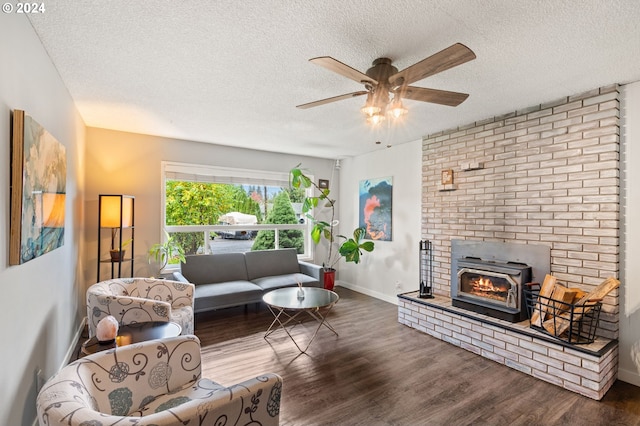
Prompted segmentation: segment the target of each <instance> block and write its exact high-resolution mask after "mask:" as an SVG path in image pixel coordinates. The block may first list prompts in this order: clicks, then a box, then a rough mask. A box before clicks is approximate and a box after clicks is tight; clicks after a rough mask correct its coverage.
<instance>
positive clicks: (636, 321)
mask: <svg viewBox="0 0 640 426" xmlns="http://www.w3.org/2000/svg"><path fill="white" fill-rule="evenodd" d="M621 93H622V102H621V106H622V109H621V132H620V133H621V142H622V147H621V148H622V171H623V173H622V176H621V179H622V211H621V213H622V217H621V222H622V229H621V252H622V259H621V274H620V277H621V281H622V283H623V288H622V291H621V299H622V303H621V305H622V306H623V309H622V310H621V313H622V315H620V368H619V370H618V377H619V378H620V379H621V380H624V381H626V382H629V383H633V384H634V385H636V386H640V374H638V368H640V366H636V365H635V364H634V363H633V361H632V360H631V356H630V351H631V345H632V344H633V343H634V342H640V327H639V326H638V325H640V262H638V259H639V258H640V238H638V235H640V188H639V187H638V185H637V184H635V185H634V182H636V183H637V182H640V168H639V167H637V164H638V163H639V162H640V148H639V147H640V82H635V83H632V84H629V85H626V86H622V90H621Z"/></svg>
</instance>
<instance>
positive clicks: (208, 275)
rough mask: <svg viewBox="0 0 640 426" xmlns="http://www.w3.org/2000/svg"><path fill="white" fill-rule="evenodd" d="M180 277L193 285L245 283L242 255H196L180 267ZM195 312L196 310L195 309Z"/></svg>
mask: <svg viewBox="0 0 640 426" xmlns="http://www.w3.org/2000/svg"><path fill="white" fill-rule="evenodd" d="M181 270H182V275H184V277H185V278H186V279H187V280H189V282H191V283H193V284H195V285H196V286H197V285H199V284H211V283H223V282H226V281H239V280H244V281H247V280H248V277H247V267H246V265H245V261H244V254H243V253H220V254H196V255H191V256H187V261H186V263H183V264H182V265H181ZM196 310H197V309H196Z"/></svg>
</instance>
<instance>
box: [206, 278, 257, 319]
mask: <svg viewBox="0 0 640 426" xmlns="http://www.w3.org/2000/svg"><path fill="white" fill-rule="evenodd" d="M261 300H262V289H261V288H260V287H259V286H257V285H256V284H254V283H251V282H249V281H229V282H225V283H214V284H201V285H199V286H196V291H195V311H196V312H203V311H207V310H211V309H218V308H226V307H229V306H240V305H246V304H247V303H256V302H260V301H261Z"/></svg>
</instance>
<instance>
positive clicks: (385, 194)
mask: <svg viewBox="0 0 640 426" xmlns="http://www.w3.org/2000/svg"><path fill="white" fill-rule="evenodd" d="M392 193H393V178H392V177H385V178H378V179H365V180H361V181H360V187H359V195H360V212H359V214H360V218H359V226H360V227H362V228H365V229H366V231H367V233H366V236H365V238H366V239H370V240H378V241H391V240H392V232H391V228H392V226H391V225H392V223H391V211H392Z"/></svg>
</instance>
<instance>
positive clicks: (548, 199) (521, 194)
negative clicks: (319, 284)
mask: <svg viewBox="0 0 640 426" xmlns="http://www.w3.org/2000/svg"><path fill="white" fill-rule="evenodd" d="M422 154H423V160H422V163H423V167H422V231H421V238H422V239H425V240H430V241H431V242H432V247H433V254H434V256H433V258H434V262H433V278H434V290H433V291H434V293H435V294H436V295H437V296H438V297H439V298H441V300H445V302H443V303H445V305H446V303H447V302H446V300H447V298H450V296H451V287H450V285H451V272H452V271H451V265H452V259H451V245H452V243H451V242H452V240H456V239H460V240H473V241H486V242H500V243H517V244H531V245H538V246H539V245H542V246H546V247H548V250H549V253H550V254H549V257H550V259H549V261H550V272H551V273H552V274H553V275H554V276H555V277H556V278H557V279H558V281H559V282H561V283H563V284H566V285H567V286H570V287H579V288H581V289H583V290H585V291H590V290H591V289H593V288H594V287H595V286H596V285H598V284H600V283H601V282H602V281H603V280H604V279H605V278H607V277H609V276H615V277H617V276H618V273H619V232H620V229H619V205H620V204H619V197H620V192H619V177H620V175H619V100H618V87H617V85H614V86H609V87H603V88H599V89H595V90H592V91H589V92H586V93H582V94H579V95H575V96H569V97H565V98H562V99H559V100H557V101H554V102H550V103H548V104H542V105H537V106H534V107H531V108H528V109H525V110H520V111H516V112H513V113H510V114H506V115H504V116H500V117H493V118H490V119H487V120H483V121H480V122H476V123H472V124H470V125H468V126H464V127H460V128H457V129H451V130H447V131H443V132H440V133H437V134H434V135H429V136H428V137H425V138H424V139H423V144H422ZM450 170H451V171H453V182H452V183H451V182H446V183H443V182H442V180H441V177H442V175H443V172H444V171H450ZM447 173H449V172H447ZM449 300H450V299H449ZM400 302H401V304H404V303H405V301H404V300H401V301H400ZM419 305H420V306H421V307H422V306H425V305H423V304H419ZM432 305H433V304H432ZM447 306H448V305H447ZM404 308H405V309H406V307H404ZM401 309H402V307H401ZM434 309H436V311H434V312H432V314H433V315H434V318H435V317H436V315H445V314H444V313H443V312H445V313H446V312H449V314H450V315H453V318H454V319H452V320H451V321H453V322H452V323H451V324H452V327H454V328H455V327H458V326H457V325H456V324H455V321H462V322H464V321H467V320H463V319H460V318H458V317H459V315H458V314H457V312H456V311H455V309H454V310H453V311H452V312H453V314H451V312H450V311H446V310H445V311H442V310H440V311H438V309H437V308H434ZM447 309H448V308H447ZM417 311H418V309H417V308H416V312H417ZM618 312H619V301H618V292H617V291H614V292H612V293H611V294H609V295H608V296H607V297H606V298H605V300H604V301H603V307H602V311H601V314H600V321H599V323H598V333H597V334H598V337H599V338H601V339H604V341H605V342H606V341H611V342H612V343H611V344H609V345H608V346H607V345H605V346H606V348H607V349H606V350H605V349H602V350H600V351H596V352H595V354H594V353H591V354H590V355H588V360H587V361H586V363H585V365H588V366H593V364H594V363H595V364H598V367H597V368H596V370H598V373H597V374H595V375H596V376H598V378H597V380H596V382H597V383H598V384H597V385H593V383H592V382H593V379H594V377H593V374H592V375H590V376H589V378H586V377H585V376H580V374H578V375H577V377H578V379H576V377H574V376H571V374H574V373H575V372H574V373H572V372H571V370H572V368H573V367H575V365H573V367H572V366H571V365H570V366H568V367H567V366H565V365H564V364H563V362H561V361H562V359H564V358H567V355H566V354H565V355H563V353H564V352H563V350H558V349H557V348H554V349H553V350H552V351H551V352H550V350H549V343H548V342H545V341H543V342H542V343H539V345H541V346H540V347H538V349H539V350H540V352H544V353H545V355H544V356H545V357H548V358H549V359H550V360H549V362H548V363H546V364H545V363H542V364H536V363H534V362H528V364H527V363H526V362H527V361H525V363H524V364H523V363H522V362H518V361H517V360H516V361H514V360H513V359H509V362H504V359H505V357H504V356H500V355H497V353H496V352H494V351H493V350H492V349H490V348H489V346H487V347H486V348H482V347H481V348H480V349H477V347H476V349H473V350H474V351H476V352H478V353H479V354H481V355H483V356H487V357H489V358H492V359H495V360H498V359H502V360H503V363H505V364H507V365H509V364H511V365H510V366H511V367H513V368H518V369H520V370H521V371H524V370H527V371H525V372H527V373H529V374H532V375H534V376H536V377H539V378H541V379H543V380H546V381H549V382H552V383H555V384H559V385H561V386H564V387H565V388H567V389H571V390H574V391H577V392H580V393H583V394H586V395H587V396H590V397H593V398H596V399H600V398H601V397H602V396H603V395H604V392H606V390H607V389H608V387H609V386H611V384H612V383H613V380H615V375H616V371H617V344H616V342H615V339H617V337H618ZM405 313H406V310H405ZM449 314H448V315H449ZM421 315H424V316H429V314H427V313H425V312H422V314H421ZM450 315H449V316H448V317H447V318H449V319H451V316H450ZM399 320H400V322H403V323H405V324H407V325H411V324H410V323H411V322H412V321H411V320H406V321H405V320H404V319H403V314H400V315H399ZM441 321H444V322H447V321H448V320H444V319H441ZM480 322H482V321H480ZM478 327H479V326H478V325H477V324H475V323H474V326H473V332H474V333H480V334H481V335H482V332H481V331H478V330H477V328H478ZM487 327H488V329H487V330H488V332H490V333H491V334H492V335H493V334H494V333H495V332H496V330H495V324H493V325H491V324H489V325H488V326H487ZM416 328H420V327H416ZM423 331H426V329H425V330H423ZM491 339H495V337H491ZM527 339H529V336H528V337H527ZM445 340H447V339H445ZM481 340H482V339H481ZM534 340H535V339H534ZM463 342H464V341H463ZM511 344H513V342H512V343H511ZM527 345H530V344H529V343H527V344H525V346H527ZM459 346H463V347H464V345H462V344H460V345H459ZM516 346H517V345H516ZM603 348H604V346H603ZM520 349H521V350H523V351H525V353H526V354H528V353H529V352H527V351H532V352H531V353H532V356H531V358H528V359H529V360H534V359H535V357H534V354H536V353H537V352H536V351H537V350H536V349H532V348H525V347H521V348H520ZM525 349H526V350H525ZM469 350H472V349H469ZM603 351H604V352H603ZM482 352H484V353H482ZM571 355H572V356H573V355H575V353H573V352H571ZM516 358H517V357H516ZM525 358H526V357H525ZM569 358H571V357H569ZM523 360H524V358H523ZM572 361H576V360H575V359H573V358H572ZM600 361H602V362H603V364H600ZM576 362H577V363H578V364H582V361H576ZM533 364H535V365H533ZM592 372H593V371H592ZM565 376H567V377H569V379H566V377H565ZM581 378H584V379H585V381H584V383H587V385H586V386H583V385H582V384H581V383H583V382H582V380H581ZM565 379H566V381H567V384H564V382H565ZM576 380H577V382H578V383H577V384H576ZM576 387H577V388H578V389H572V388H576ZM581 389H582V391H581ZM584 389H593V392H590V391H584Z"/></svg>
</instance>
